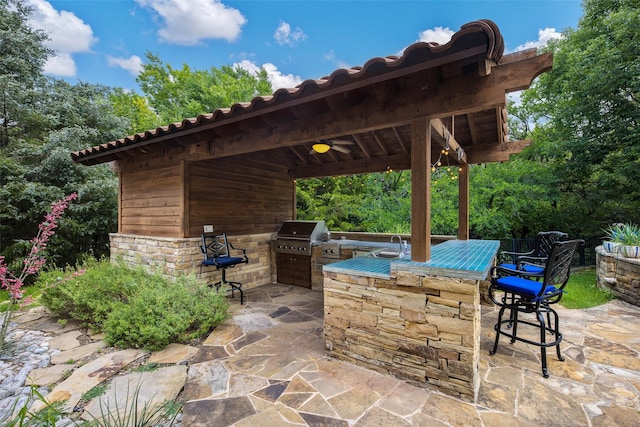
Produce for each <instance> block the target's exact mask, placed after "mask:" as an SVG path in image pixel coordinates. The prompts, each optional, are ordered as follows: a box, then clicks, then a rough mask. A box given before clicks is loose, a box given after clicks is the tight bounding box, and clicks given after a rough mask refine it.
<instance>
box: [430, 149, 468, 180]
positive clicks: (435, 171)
mask: <svg viewBox="0 0 640 427" xmlns="http://www.w3.org/2000/svg"><path fill="white" fill-rule="evenodd" d="M448 145H449V144H448V141H447V144H446V146H445V148H444V149H442V150H440V156H438V160H436V162H435V163H433V164H432V165H431V174H432V177H433V183H434V184H437V183H438V179H439V178H440V175H441V174H440V173H439V172H440V170H442V168H441V166H442V156H444V158H445V161H446V165H445V169H446V173H447V175H448V176H449V178H451V180H452V181H455V180H456V179H458V174H457V173H456V172H458V173H459V172H461V171H462V168H457V167H454V168H452V167H451V165H450V164H449V157H448V155H449V146H448Z"/></svg>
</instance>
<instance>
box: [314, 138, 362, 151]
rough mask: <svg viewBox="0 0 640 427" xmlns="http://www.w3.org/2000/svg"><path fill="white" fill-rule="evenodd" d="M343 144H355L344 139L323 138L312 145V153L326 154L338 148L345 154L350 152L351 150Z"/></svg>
mask: <svg viewBox="0 0 640 427" xmlns="http://www.w3.org/2000/svg"><path fill="white" fill-rule="evenodd" d="M343 145H353V142H351V141H348V140H344V139H321V140H319V141H316V142H314V143H313V145H312V146H311V147H312V148H311V154H318V153H319V154H324V153H326V152H327V151H329V150H336V151H338V152H340V153H343V154H349V153H350V152H351V150H349V149H348V148H346V147H343Z"/></svg>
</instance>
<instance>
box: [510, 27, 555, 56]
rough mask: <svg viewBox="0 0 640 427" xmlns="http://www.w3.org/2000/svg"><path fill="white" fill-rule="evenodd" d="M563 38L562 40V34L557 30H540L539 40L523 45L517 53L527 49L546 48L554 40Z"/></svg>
mask: <svg viewBox="0 0 640 427" xmlns="http://www.w3.org/2000/svg"><path fill="white" fill-rule="evenodd" d="M561 38H562V33H559V32H557V31H556V29H555V28H544V29H542V30H538V40H535V41H529V42H526V43H525V44H521V45H520V46H518V47H517V48H516V50H515V51H516V52H518V51H520V50H525V49H531V48H540V47H543V46H545V45H546V44H547V43H549V41H550V40H552V39H561Z"/></svg>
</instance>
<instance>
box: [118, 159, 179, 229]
mask: <svg viewBox="0 0 640 427" xmlns="http://www.w3.org/2000/svg"><path fill="white" fill-rule="evenodd" d="M145 165H146V168H144V167H140V166H139V165H135V166H134V167H129V168H126V169H125V168H123V169H122V170H121V172H120V220H119V228H118V229H119V232H120V233H124V234H137V235H144V236H162V237H182V236H181V235H180V234H181V220H180V219H181V198H180V195H181V191H180V190H181V182H182V181H181V177H180V164H179V163H178V162H174V163H173V164H167V162H166V161H165V162H162V161H155V162H146V163H145Z"/></svg>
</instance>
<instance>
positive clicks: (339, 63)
mask: <svg viewBox="0 0 640 427" xmlns="http://www.w3.org/2000/svg"><path fill="white" fill-rule="evenodd" d="M323 57H324V59H325V61H329V62H333V63H334V64H335V66H336V67H337V68H345V69H348V68H351V65H349V64H347V63H346V62H344V61H343V60H341V59H338V58H336V53H335V52H334V51H333V50H332V51H329V52H328V53H325V54H324V55H323Z"/></svg>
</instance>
